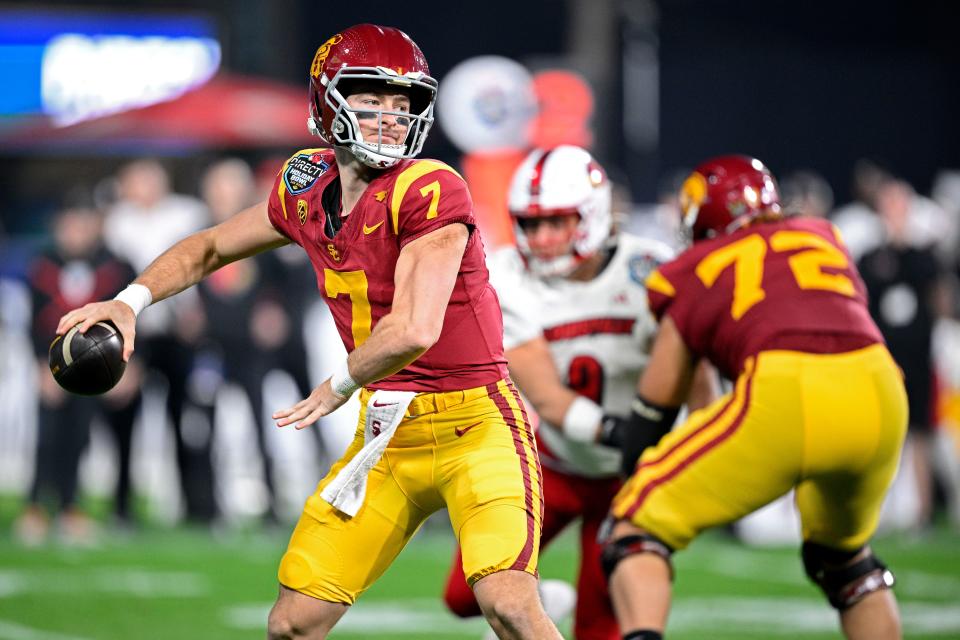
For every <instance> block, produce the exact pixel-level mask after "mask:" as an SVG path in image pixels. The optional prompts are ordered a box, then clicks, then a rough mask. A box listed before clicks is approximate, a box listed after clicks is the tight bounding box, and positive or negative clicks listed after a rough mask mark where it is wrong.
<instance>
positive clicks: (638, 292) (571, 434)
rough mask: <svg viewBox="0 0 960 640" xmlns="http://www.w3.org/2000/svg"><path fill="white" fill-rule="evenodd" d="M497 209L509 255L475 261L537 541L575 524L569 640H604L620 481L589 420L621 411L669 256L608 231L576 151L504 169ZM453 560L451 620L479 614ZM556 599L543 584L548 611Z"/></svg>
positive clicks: (604, 192)
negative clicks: (493, 322)
mask: <svg viewBox="0 0 960 640" xmlns="http://www.w3.org/2000/svg"><path fill="white" fill-rule="evenodd" d="M508 205H509V209H510V212H511V215H512V217H513V219H514V222H515V223H516V236H517V244H518V249H519V251H518V250H517V249H513V248H508V249H502V250H499V251H497V252H495V253H493V254H492V255H491V256H490V257H489V258H488V261H487V263H488V266H489V268H490V274H491V283H492V284H493V285H494V286H495V288H496V290H497V295H498V297H499V298H500V305H501V308H502V310H503V317H504V346H505V348H506V355H507V360H508V362H509V366H510V374H511V377H512V378H513V379H514V380H515V381H516V383H517V386H518V387H519V389H520V390H521V392H523V394H524V396H525V398H526V399H527V400H529V401H530V403H531V404H532V405H533V406H534V407H535V409H536V411H537V413H538V414H539V416H540V418H541V423H540V426H539V429H538V430H537V445H538V450H539V452H540V460H541V463H542V469H543V485H544V494H545V496H546V501H545V507H544V519H543V535H542V537H541V545H542V546H545V545H547V544H549V542H550V541H551V540H552V539H553V538H554V537H555V536H557V535H558V534H559V533H560V532H561V531H563V530H564V529H565V528H566V527H567V526H568V525H570V524H571V523H573V522H574V521H576V520H578V519H581V520H582V523H581V530H580V551H581V563H580V570H579V572H578V580H577V602H576V612H575V619H574V636H575V637H576V638H577V639H578V640H613V639H615V638H618V637H619V634H618V633H617V622H616V619H615V617H614V615H613V609H612V608H611V605H610V600H609V595H608V593H607V588H606V580H605V579H604V576H603V572H602V570H601V566H600V550H601V547H600V545H599V543H598V542H597V533H598V530H599V527H600V524H601V523H602V521H603V519H604V517H605V516H606V514H607V510H608V508H609V505H610V501H611V500H612V499H613V496H614V495H616V492H617V490H618V489H619V488H620V486H621V480H620V478H619V476H618V473H619V471H620V464H621V460H620V458H621V456H620V452H619V450H617V449H616V448H612V447H615V446H616V445H617V443H616V442H614V438H615V434H614V433H611V432H604V431H603V429H602V428H601V423H602V422H603V418H604V414H605V413H606V414H610V415H627V414H629V411H630V402H631V401H632V399H633V392H634V389H635V387H636V383H637V379H638V377H639V374H640V372H641V371H642V370H643V367H644V366H645V364H646V362H647V358H648V350H649V346H650V344H651V342H652V340H653V332H654V331H655V330H656V323H655V321H654V320H653V318H652V316H651V315H650V312H649V311H648V309H647V301H646V290H645V289H644V286H643V281H644V279H645V278H646V276H647V275H648V274H649V273H650V272H651V271H653V269H655V268H656V267H657V266H659V265H660V264H661V263H663V262H665V261H667V260H669V259H670V258H672V257H673V252H672V250H671V249H670V248H669V247H667V246H666V245H663V244H661V243H659V242H655V241H652V240H647V239H644V238H639V237H636V236H632V235H628V234H624V233H618V234H616V235H614V236H611V227H612V213H611V185H610V182H609V180H608V179H607V177H606V174H605V172H604V170H603V168H602V167H601V166H600V165H599V163H597V162H596V161H595V160H594V158H593V157H592V156H591V155H590V154H589V153H588V152H587V151H585V150H584V149H581V148H579V147H574V146H568V145H563V146H559V147H556V148H554V149H550V150H544V149H537V150H534V151H532V152H531V153H530V154H529V155H528V156H527V157H526V159H525V160H524V161H523V162H522V163H521V165H520V166H519V167H518V168H517V170H516V172H515V173H514V176H513V179H512V181H511V185H510V191H509V203H508ZM698 390H700V389H698ZM700 391H701V392H702V390H700ZM705 399H706V398H705ZM701 404H705V402H701ZM614 424H615V422H613V421H607V422H606V425H607V426H608V427H612V426H613V425H614ZM598 440H601V441H602V444H606V445H608V446H602V445H601V444H598ZM460 565H461V562H460V556H459V554H458V555H457V556H456V557H455V559H454V562H453V565H452V567H451V572H450V575H449V577H448V579H447V585H446V589H445V591H444V600H445V602H446V603H447V606H448V607H449V608H450V609H451V611H453V612H454V613H456V614H457V615H460V616H473V615H479V614H480V613H481V611H480V608H479V607H478V605H477V602H476V600H475V598H474V597H473V594H472V593H471V591H470V590H469V589H468V587H467V583H466V582H465V581H464V574H463V571H462V569H461V568H460ZM547 582H551V581H547ZM543 586H544V587H545V588H552V589H559V588H560V587H559V585H548V584H545V585H543ZM567 589H569V587H567ZM560 593H562V592H560ZM560 593H556V595H555V592H553V591H549V590H547V589H544V591H543V593H542V594H541V595H542V596H543V598H544V602H545V603H547V605H548V606H547V610H548V611H551V610H552V608H553V607H551V606H550V602H549V600H550V598H551V597H556V596H557V595H560ZM551 615H555V614H553V613H551ZM555 620H556V618H555Z"/></svg>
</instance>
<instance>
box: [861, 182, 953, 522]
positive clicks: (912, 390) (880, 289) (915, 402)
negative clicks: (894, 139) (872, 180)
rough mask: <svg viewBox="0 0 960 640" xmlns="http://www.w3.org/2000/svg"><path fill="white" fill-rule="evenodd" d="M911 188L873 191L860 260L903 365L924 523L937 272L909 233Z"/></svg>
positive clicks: (891, 185) (929, 497)
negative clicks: (874, 238)
mask: <svg viewBox="0 0 960 640" xmlns="http://www.w3.org/2000/svg"><path fill="white" fill-rule="evenodd" d="M914 202H915V201H914V199H913V190H912V189H911V188H910V186H909V185H907V184H906V183H904V182H902V181H899V180H887V181H885V182H884V183H883V184H882V185H881V186H880V187H879V189H878V190H877V192H876V199H875V203H876V207H877V212H878V214H879V220H880V221H881V222H882V223H883V231H884V238H883V240H882V242H881V244H880V246H878V247H877V248H875V249H873V250H872V251H870V252H868V253H867V254H866V255H864V257H863V258H862V260H861V261H860V264H859V268H860V273H861V274H862V276H863V279H864V282H865V284H866V286H867V291H868V293H869V298H870V313H871V315H873V317H874V319H875V320H876V322H877V325H878V326H879V328H880V330H881V331H882V332H883V336H884V338H885V339H886V341H887V345H888V346H889V348H890V353H891V354H892V355H893V357H894V358H895V359H896V361H897V363H898V364H899V365H900V367H901V368H902V369H903V373H904V377H905V382H906V389H907V397H908V400H909V407H910V430H909V433H908V442H909V443H910V446H909V447H908V450H909V451H912V454H911V461H912V462H913V468H914V472H915V481H916V487H917V496H916V498H917V507H918V509H917V511H918V521H917V525H918V527H924V526H926V525H928V524H929V522H930V517H931V512H932V503H933V476H932V473H933V472H932V469H933V459H934V452H933V449H932V442H933V438H932V429H933V426H934V417H933V415H932V408H933V401H934V399H933V393H932V392H933V382H934V377H933V360H932V357H931V347H932V334H933V328H934V322H935V320H936V315H937V313H936V309H937V299H938V296H939V294H940V286H941V283H942V277H943V272H942V270H941V267H940V265H939V263H938V261H937V258H936V256H935V254H934V251H933V249H932V248H931V247H930V246H926V247H918V246H916V243H915V240H916V238H915V236H913V235H912V234H911V229H914V228H915V227H914V226H913V220H912V218H913V216H914V215H915V210H914V208H913V205H914Z"/></svg>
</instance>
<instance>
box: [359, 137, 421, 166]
mask: <svg viewBox="0 0 960 640" xmlns="http://www.w3.org/2000/svg"><path fill="white" fill-rule="evenodd" d="M379 146H380V148H381V149H384V150H385V151H389V152H391V153H394V154H396V155H395V156H388V155H384V154H381V153H377V152H376V151H371V150H370V149H368V148H367V147H365V146H363V145H361V144H359V143H357V142H354V143H352V144H350V145H349V147H348V148H349V149H350V153H352V154H353V155H354V157H355V158H356V159H357V160H359V161H360V162H362V163H363V164H365V165H367V166H368V167H370V168H372V169H386V168H388V167H392V166H393V165H395V164H397V163H398V162H400V158H399V157H396V156H399V155H400V154H402V153H403V152H404V150H405V149H406V148H407V145H405V144H381V145H379Z"/></svg>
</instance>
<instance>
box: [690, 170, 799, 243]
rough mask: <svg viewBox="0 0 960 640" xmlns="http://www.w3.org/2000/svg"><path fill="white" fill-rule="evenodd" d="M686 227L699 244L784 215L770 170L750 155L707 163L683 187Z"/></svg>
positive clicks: (694, 172) (691, 175) (775, 182)
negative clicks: (763, 219)
mask: <svg viewBox="0 0 960 640" xmlns="http://www.w3.org/2000/svg"><path fill="white" fill-rule="evenodd" d="M680 212H681V215H682V216H683V227H684V229H685V230H686V232H687V234H688V235H689V237H690V238H691V239H692V240H693V241H694V242H696V241H697V240H703V239H704V238H712V237H714V236H718V235H724V234H727V233H731V232H733V231H735V230H737V229H739V228H741V227H743V226H745V225H747V224H749V223H750V222H751V221H753V220H754V219H756V218H758V217H760V216H779V215H780V191H779V189H778V187H777V181H776V180H774V178H773V174H771V173H770V170H769V169H767V167H766V166H765V165H764V164H763V163H762V162H760V161H759V160H757V159H756V158H751V157H750V156H740V155H731V156H720V157H718V158H712V159H710V160H707V161H706V162H704V163H703V164H701V165H700V166H698V167H697V168H696V169H694V171H693V173H691V174H690V175H689V176H688V177H687V179H686V180H685V181H684V182H683V186H682V187H681V188H680Z"/></svg>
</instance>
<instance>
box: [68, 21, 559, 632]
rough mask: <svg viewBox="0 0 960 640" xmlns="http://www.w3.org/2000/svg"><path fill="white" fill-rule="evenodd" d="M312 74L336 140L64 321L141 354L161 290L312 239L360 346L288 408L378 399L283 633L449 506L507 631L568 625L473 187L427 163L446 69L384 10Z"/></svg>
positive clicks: (276, 617) (300, 577)
mask: <svg viewBox="0 0 960 640" xmlns="http://www.w3.org/2000/svg"><path fill="white" fill-rule="evenodd" d="M310 75H311V93H310V101H311V102H310V118H309V121H308V122H309V125H310V127H311V130H312V131H314V132H315V133H317V134H318V135H320V136H321V137H322V138H323V139H324V140H325V141H326V142H328V143H329V144H331V145H332V147H333V148H332V149H330V148H323V149H306V150H303V151H300V152H298V153H296V154H294V155H293V156H292V157H291V158H290V159H289V160H288V161H287V163H286V164H285V165H284V167H283V169H282V170H281V172H280V174H279V175H278V177H277V181H276V183H275V185H274V188H273V190H272V192H271V193H270V195H269V200H267V201H266V202H262V203H260V204H257V205H255V206H253V207H251V208H249V209H246V210H244V211H242V212H240V213H239V214H237V215H236V216H234V217H232V218H230V219H228V220H227V221H225V222H223V223H221V224H219V225H217V226H215V227H212V228H210V229H207V230H205V231H201V232H199V233H197V234H194V235H192V236H190V237H188V238H187V239H185V240H183V241H182V242H180V243H178V244H176V245H174V246H173V247H172V248H171V249H169V250H168V251H167V252H166V253H164V254H163V255H161V256H160V257H159V258H158V259H157V260H156V261H155V262H154V263H153V264H151V265H150V266H149V267H148V268H147V269H146V270H145V271H144V272H143V274H141V275H140V277H138V278H137V279H136V281H135V283H134V284H133V285H131V286H130V287H129V288H128V289H127V290H126V291H125V292H122V293H121V294H120V296H118V300H113V301H109V302H101V303H94V304H91V305H87V306H85V307H83V308H81V309H78V310H74V311H72V312H70V313H68V314H67V315H65V316H64V317H63V318H62V319H61V321H60V325H59V327H58V332H59V333H64V332H65V331H66V330H67V329H69V328H70V327H72V326H74V325H76V324H80V325H81V326H80V330H81V331H85V330H86V329H87V328H88V327H89V326H91V325H92V324H94V323H95V322H97V321H98V320H104V319H110V320H112V321H113V322H114V323H115V324H116V325H117V326H118V327H119V329H120V331H121V333H122V334H123V337H124V342H125V354H124V356H125V357H129V355H130V353H131V352H132V351H133V338H134V324H135V320H136V318H135V314H136V313H137V312H139V311H140V310H141V309H142V308H143V307H145V306H147V305H148V304H150V302H151V301H157V300H162V299H164V298H167V297H169V296H171V295H174V294H176V293H178V292H179V291H182V290H183V289H185V288H187V287H189V286H191V285H193V284H195V283H196V282H197V281H199V280H200V279H201V278H203V277H205V276H206V275H209V274H210V273H211V272H212V271H214V270H216V269H217V268H219V267H221V266H223V265H224V264H227V263H229V262H231V261H233V260H237V259H240V258H244V257H247V256H249V255H252V254H255V253H257V252H260V251H264V250H267V249H273V248H276V247H279V246H281V245H284V244H287V243H289V242H295V243H297V244H299V245H300V246H302V247H303V248H304V250H305V251H306V252H307V253H308V255H309V256H310V259H311V261H312V263H313V265H314V268H315V270H316V272H317V283H318V286H319V289H320V292H321V295H322V296H323V297H324V298H325V299H326V301H327V304H328V305H329V306H330V309H331V312H332V313H333V316H334V319H335V322H336V325H337V328H338V330H339V332H340V335H341V338H342V339H343V342H344V344H345V346H346V347H347V350H348V351H349V352H350V353H349V357H348V358H347V360H346V361H345V362H344V363H343V364H342V365H341V366H340V367H339V369H338V370H337V372H336V373H335V374H334V375H333V376H332V377H331V378H330V379H328V380H326V381H325V382H324V383H323V384H321V385H320V386H319V387H317V388H316V389H314V391H313V392H312V393H311V394H310V396H309V397H308V398H306V399H304V400H303V401H301V402H299V403H297V404H296V405H294V406H293V407H290V408H288V409H285V410H282V411H278V412H276V413H275V414H274V419H276V420H277V425H278V426H281V427H282V426H286V425H291V424H294V425H296V428H298V429H302V428H304V427H307V426H309V425H310V424H312V423H314V422H315V421H316V420H317V419H319V418H320V417H321V416H324V415H326V414H328V413H330V412H332V411H334V410H336V409H337V408H338V407H340V406H341V405H342V404H343V403H344V402H345V401H346V400H347V398H348V397H349V396H351V395H352V394H353V393H354V392H355V391H357V390H358V389H361V388H362V392H361V405H362V407H364V409H363V410H362V411H361V416H360V425H359V428H358V431H357V435H356V437H355V439H354V441H353V443H352V444H351V446H350V448H349V449H348V450H347V453H346V454H345V456H344V458H343V459H342V460H340V461H339V462H338V463H337V464H335V465H334V467H333V468H332V469H331V471H330V473H329V474H328V476H327V477H326V478H325V479H324V480H323V481H321V483H320V485H319V486H318V488H317V491H316V493H314V495H312V496H311V497H310V498H309V499H308V500H307V503H306V505H305V507H304V512H303V515H302V516H301V519H300V521H299V523H298V524H297V527H296V529H295V530H294V532H293V535H292V537H291V540H290V544H289V546H288V549H287V553H286V554H285V555H284V556H283V558H282V560H281V562H280V569H279V580H280V593H279V596H278V598H277V602H276V604H275V605H274V607H273V610H272V611H271V613H270V618H269V623H268V635H269V637H270V638H272V639H275V640H279V639H282V638H312V639H313V638H325V637H326V635H327V633H328V632H329V631H330V629H331V628H332V627H333V626H334V625H335V624H336V622H337V621H338V620H339V619H340V618H341V617H342V616H343V614H344V613H345V612H346V610H347V608H348V607H349V606H350V605H351V604H353V602H354V601H355V600H356V598H357V597H358V596H359V595H360V594H361V593H363V591H364V590H366V589H367V588H368V587H369V586H370V585H371V584H372V583H373V582H374V581H375V580H376V579H377V578H378V577H379V576H380V575H381V574H382V573H383V571H384V570H386V568H387V567H388V566H389V565H390V563H391V562H392V561H393V559H394V558H395V557H396V555H397V554H398V553H399V552H400V550H401V549H402V548H403V546H404V545H405V544H406V542H407V541H408V540H409V539H410V537H411V536H412V535H413V534H414V533H415V532H416V530H417V529H418V528H419V526H420V525H421V524H422V523H423V521H424V520H425V519H426V518H427V517H428V516H429V515H430V514H431V513H433V512H434V511H436V510H438V509H440V508H443V507H447V508H448V509H449V512H450V517H451V521H452V522H453V524H454V528H455V532H456V533H457V536H458V540H459V542H460V545H461V546H462V548H463V549H464V550H465V555H464V567H465V570H466V572H467V574H468V575H469V576H470V581H471V585H472V587H473V589H474V593H475V594H476V596H477V599H478V601H479V602H480V605H481V607H482V609H483V611H484V614H485V615H486V617H487V620H488V621H489V622H490V624H491V626H492V627H493V629H494V630H495V631H496V632H497V634H498V635H499V637H501V638H524V639H527V638H529V639H538V640H539V639H540V638H560V635H559V633H558V632H557V630H556V628H555V627H554V626H553V624H552V623H551V622H550V620H549V619H548V618H547V617H546V615H545V614H544V612H543V608H542V606H541V605H540V601H539V598H538V595H537V590H536V568H537V558H538V551H539V536H540V526H541V517H542V516H541V512H542V498H541V496H542V489H541V480H540V470H539V463H538V459H537V453H536V445H535V442H534V440H533V435H532V430H531V428H530V425H529V424H528V422H527V419H526V413H525V410H524V407H523V404H522V402H521V401H520V399H519V396H518V395H517V393H516V391H515V389H514V388H513V384H512V383H511V381H510V379H509V377H508V376H507V371H506V364H505V360H504V357H503V348H502V320H501V315H500V310H499V306H498V304H497V298H496V295H495V294H494V291H493V289H492V287H491V286H490V285H489V282H488V274H487V270H486V267H485V265H484V254H483V244H482V241H481V239H480V236H479V233H478V231H477V229H476V222H475V219H474V216H473V209H472V203H471V199H470V195H469V193H468V192H467V189H466V185H465V183H464V182H463V180H462V179H461V178H460V176H459V175H458V174H456V173H455V172H454V171H453V170H452V169H451V168H450V167H448V166H447V165H444V164H442V163H440V162H437V161H433V160H414V159H413V158H414V157H415V156H416V155H417V154H418V153H419V152H420V150H421V148H422V146H423V142H424V139H425V137H426V135H427V132H428V131H429V129H430V125H431V124H432V122H433V105H434V101H435V98H436V90H437V83H436V81H435V80H434V79H433V78H432V77H430V73H429V69H428V67H427V63H426V60H425V59H424V57H423V54H422V53H421V51H420V49H419V47H417V45H416V44H415V43H414V42H413V41H412V40H410V38H409V37H408V36H407V35H406V34H405V33H403V32H402V31H399V30H397V29H394V28H390V27H379V26H375V25H369V24H364V25H357V26H354V27H351V28H349V29H346V30H345V31H342V32H340V33H338V34H336V35H335V36H333V37H332V38H330V39H329V40H327V41H326V42H324V43H323V44H322V45H321V46H320V48H319V49H318V50H317V53H316V54H315V56H314V59H313V64H312V66H311V73H310ZM374 391H378V392H380V393H381V394H387V393H393V395H383V397H385V398H386V397H390V398H398V397H400V396H403V398H404V399H406V401H409V402H410V404H409V406H408V408H407V409H406V412H405V413H403V414H400V415H399V416H397V419H402V423H401V424H400V425H399V427H398V428H397V430H396V432H395V434H394V435H393V437H392V439H390V440H389V442H388V445H387V448H386V451H385V453H384V454H383V456H382V457H381V458H379V459H378V461H377V462H376V464H375V466H373V467H372V469H371V470H370V472H369V474H368V475H366V476H364V478H363V479H364V480H365V482H366V484H365V485H363V486H364V487H365V492H363V493H360V494H359V495H361V496H363V501H362V503H361V504H360V505H359V507H358V509H359V510H358V511H356V513H355V515H350V513H349V512H348V511H349V509H348V507H345V506H344V505H343V504H342V503H340V506H341V507H343V508H335V507H334V506H333V502H335V501H336V500H335V499H334V500H333V501H332V502H330V503H328V502H327V501H326V500H327V498H326V497H324V495H321V494H322V493H323V491H324V489H325V488H326V487H327V485H329V484H331V483H334V482H336V481H339V479H340V478H342V477H343V476H341V475H339V472H340V471H341V470H344V469H346V468H347V467H348V465H347V462H348V461H350V462H352V458H354V456H356V454H357V453H358V451H360V450H361V448H362V449H363V450H364V451H366V450H367V448H368V447H366V446H365V418H366V413H368V412H369V413H371V414H373V415H376V412H377V411H378V410H380V411H386V410H385V409H382V407H389V406H392V405H396V404H398V402H387V403H385V404H378V400H377V397H379V396H376V395H373V392H374ZM398 392H415V393H416V395H415V396H414V397H413V398H412V400H410V399H409V396H407V395H404V394H403V393H398ZM372 395H373V400H372V401H370V403H369V406H368V400H370V398H371V396H372ZM378 407H381V409H377V408H378ZM394 424H396V423H394ZM372 429H373V432H372V436H371V438H375V437H376V436H379V435H380V431H379V430H378V429H379V423H373V425H372ZM381 442H382V441H381ZM338 497H339V496H338ZM344 509H348V511H345V510H344ZM350 509H352V507H351V508H350Z"/></svg>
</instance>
